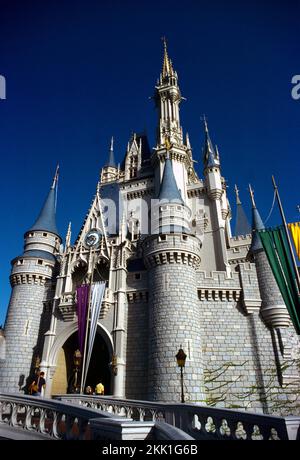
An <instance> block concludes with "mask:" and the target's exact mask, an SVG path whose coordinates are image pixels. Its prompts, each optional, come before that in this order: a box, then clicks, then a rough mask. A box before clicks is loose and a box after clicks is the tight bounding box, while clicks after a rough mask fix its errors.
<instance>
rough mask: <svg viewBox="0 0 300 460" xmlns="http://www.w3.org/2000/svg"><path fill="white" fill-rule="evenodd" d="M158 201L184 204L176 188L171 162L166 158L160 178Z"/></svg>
mask: <svg viewBox="0 0 300 460" xmlns="http://www.w3.org/2000/svg"><path fill="white" fill-rule="evenodd" d="M158 199H159V200H160V201H161V200H165V201H172V202H175V203H180V204H184V202H183V200H182V198H181V195H180V192H179V190H178V187H177V183H176V179H175V176H174V172H173V168H172V162H171V160H170V158H166V161H165V169H164V174H163V178H162V182H161V184H160V190H159V195H158Z"/></svg>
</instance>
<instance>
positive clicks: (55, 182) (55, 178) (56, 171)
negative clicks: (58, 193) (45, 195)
mask: <svg viewBox="0 0 300 460" xmlns="http://www.w3.org/2000/svg"><path fill="white" fill-rule="evenodd" d="M58 176H59V164H58V163H57V166H56V170H55V174H54V178H53V182H52V186H51V188H52V189H54V188H55V186H56V184H57V183H58Z"/></svg>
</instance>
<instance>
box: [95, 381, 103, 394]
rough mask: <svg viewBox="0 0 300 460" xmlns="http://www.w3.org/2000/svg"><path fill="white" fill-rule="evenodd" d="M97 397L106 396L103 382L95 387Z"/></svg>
mask: <svg viewBox="0 0 300 460" xmlns="http://www.w3.org/2000/svg"><path fill="white" fill-rule="evenodd" d="M95 393H96V395H104V385H103V383H102V382H99V383H98V384H97V385H96V387H95Z"/></svg>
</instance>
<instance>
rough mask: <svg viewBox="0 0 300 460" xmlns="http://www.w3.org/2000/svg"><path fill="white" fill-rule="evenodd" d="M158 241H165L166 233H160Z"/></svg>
mask: <svg viewBox="0 0 300 460" xmlns="http://www.w3.org/2000/svg"><path fill="white" fill-rule="evenodd" d="M158 241H167V235H160V237H159V238H158Z"/></svg>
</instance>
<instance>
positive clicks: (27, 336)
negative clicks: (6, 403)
mask: <svg viewBox="0 0 300 460" xmlns="http://www.w3.org/2000/svg"><path fill="white" fill-rule="evenodd" d="M57 180H58V168H57V170H56V174H55V177H54V180H53V184H52V186H51V189H50V192H49V194H48V196H47V198H46V201H45V203H44V205H43V207H42V209H41V212H40V214H39V216H38V218H37V220H36V222H35V223H34V225H33V226H32V227H31V228H30V229H29V230H28V231H27V232H26V233H25V236H24V237H25V245H24V252H23V254H22V255H21V256H18V257H16V258H15V259H13V260H12V262H11V263H12V271H11V276H10V282H11V286H12V293H11V298H10V303H9V307H8V312H7V316H6V321H5V326H4V333H5V342H6V344H5V345H6V352H5V359H4V360H3V361H1V363H0V391H3V392H15V393H17V392H19V391H20V390H21V389H23V388H24V387H25V386H26V384H28V382H29V379H31V378H32V375H33V371H34V368H35V366H36V362H37V361H39V360H40V358H41V355H42V350H43V336H44V333H45V332H46V330H47V327H49V324H48V323H49V321H50V315H51V311H50V303H51V302H50V300H51V296H52V294H53V292H52V288H53V286H52V282H53V281H54V280H53V278H54V271H55V267H56V263H57V262H56V253H57V252H58V250H59V246H60V243H61V239H60V236H59V234H58V231H57V228H56V222H55V207H56V191H57Z"/></svg>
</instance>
